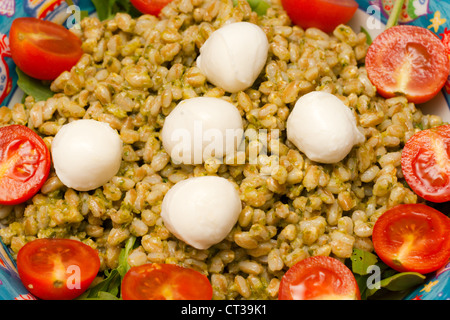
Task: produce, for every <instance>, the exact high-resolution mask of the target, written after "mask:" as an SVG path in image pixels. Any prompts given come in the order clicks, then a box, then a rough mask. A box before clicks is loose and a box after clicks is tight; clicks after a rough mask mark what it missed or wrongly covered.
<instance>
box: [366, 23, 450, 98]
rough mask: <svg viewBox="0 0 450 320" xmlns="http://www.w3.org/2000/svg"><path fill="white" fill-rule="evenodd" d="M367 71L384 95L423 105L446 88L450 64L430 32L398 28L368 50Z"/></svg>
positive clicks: (391, 29) (414, 27)
mask: <svg viewBox="0 0 450 320" xmlns="http://www.w3.org/2000/svg"><path fill="white" fill-rule="evenodd" d="M366 69H367V76H368V78H369V79H370V81H371V82H372V83H373V84H374V85H375V87H376V88H377V91H378V93H379V94H380V95H381V96H383V97H385V98H392V97H395V96H398V95H404V96H406V98H408V100H409V101H410V102H413V103H416V104H420V103H424V102H427V101H428V100H430V99H431V98H433V97H434V96H436V95H437V93H438V92H439V91H440V90H441V89H442V87H443V86H444V85H445V83H446V80H447V77H448V75H449V72H450V62H449V57H448V54H447V52H446V49H445V47H444V45H443V43H442V41H441V40H440V39H439V38H438V37H437V36H436V35H435V34H433V33H432V32H431V31H430V30H427V29H425V28H422V27H417V26H411V25H399V26H394V27H390V28H388V29H387V30H385V31H384V32H382V33H381V34H380V35H379V36H378V37H376V38H375V39H374V41H373V42H372V44H371V45H370V46H369V49H368V50H367V55H366Z"/></svg>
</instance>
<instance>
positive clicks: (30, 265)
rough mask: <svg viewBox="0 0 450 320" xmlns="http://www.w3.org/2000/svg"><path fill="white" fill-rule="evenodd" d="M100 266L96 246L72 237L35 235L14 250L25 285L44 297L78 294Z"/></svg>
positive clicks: (86, 285) (40, 296)
mask: <svg viewBox="0 0 450 320" xmlns="http://www.w3.org/2000/svg"><path fill="white" fill-rule="evenodd" d="M99 268H100V258H99V256H98V253H97V251H96V250H94V249H92V248H91V247H89V246H88V245H86V244H84V243H82V242H80V241H77V240H71V239H36V240H33V241H31V242H28V243H26V244H25V245H24V246H23V247H22V248H21V249H20V250H19V252H18V253H17V271H18V272H19V277H20V279H21V281H22V282H23V284H24V286H25V288H27V289H28V291H30V293H31V294H33V295H34V296H36V297H38V298H40V299H44V300H69V299H74V298H76V297H78V296H79V295H80V294H82V293H83V292H84V291H86V289H87V288H88V287H89V285H90V284H91V283H92V281H93V280H94V278H95V277H96V276H97V273H98V271H99Z"/></svg>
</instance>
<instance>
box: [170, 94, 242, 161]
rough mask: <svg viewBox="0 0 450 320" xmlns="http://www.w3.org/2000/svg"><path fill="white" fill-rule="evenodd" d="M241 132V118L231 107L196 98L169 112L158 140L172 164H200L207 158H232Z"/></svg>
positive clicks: (229, 104) (211, 100) (224, 102)
mask: <svg viewBox="0 0 450 320" xmlns="http://www.w3.org/2000/svg"><path fill="white" fill-rule="evenodd" d="M243 132H244V129H243V123H242V117H241V115H240V113H239V110H238V109H237V108H236V107H235V106H234V105H233V104H232V103H230V102H227V101H225V100H223V99H219V98H211V97H197V98H192V99H187V100H183V101H181V102H180V103H179V104H178V105H177V106H176V107H175V108H174V109H173V110H172V111H171V112H170V114H169V115H168V116H167V117H166V119H165V120H164V125H163V128H162V133H161V138H162V142H163V146H164V149H165V150H166V152H167V153H168V154H169V155H170V156H171V157H172V161H173V162H174V163H176V164H179V163H183V164H201V163H202V162H203V161H205V160H207V159H209V158H213V157H215V158H219V159H220V158H224V157H226V156H227V155H228V156H230V155H231V156H233V155H234V154H235V152H236V150H237V148H238V146H239V144H240V143H241V141H242V139H243ZM221 160H223V159H221Z"/></svg>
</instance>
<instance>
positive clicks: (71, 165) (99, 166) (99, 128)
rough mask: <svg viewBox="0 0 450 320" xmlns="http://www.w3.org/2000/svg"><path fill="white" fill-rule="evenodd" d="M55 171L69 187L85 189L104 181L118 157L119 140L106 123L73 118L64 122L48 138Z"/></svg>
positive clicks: (120, 143) (113, 173)
mask: <svg viewBox="0 0 450 320" xmlns="http://www.w3.org/2000/svg"><path fill="white" fill-rule="evenodd" d="M52 158H53V165H54V167H55V171H56V175H57V176H58V178H59V179H60V180H61V182H62V183H63V184H64V185H66V186H67V187H69V188H73V189H75V190H78V191H88V190H92V189H95V188H98V187H100V186H102V185H104V184H105V183H106V182H108V181H109V180H110V179H111V178H112V177H113V176H114V175H115V174H116V173H117V171H118V170H119V168H120V164H121V161H122V140H121V139H120V137H119V134H118V133H117V131H115V130H114V129H112V128H111V127H110V126H109V124H107V123H105V122H100V121H96V120H90V119H89V120H88V119H85V120H76V121H72V122H70V123H68V124H66V125H64V126H62V128H61V129H60V130H59V131H58V133H57V134H56V135H55V138H54V139H53V142H52Z"/></svg>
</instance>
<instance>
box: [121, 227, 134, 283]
mask: <svg viewBox="0 0 450 320" xmlns="http://www.w3.org/2000/svg"><path fill="white" fill-rule="evenodd" d="M135 242H136V237H134V236H131V237H130V238H129V239H128V240H127V243H126V244H125V248H123V249H122V250H121V251H120V255H119V266H118V267H117V270H118V272H119V274H120V276H121V277H122V278H123V276H124V275H125V273H127V271H128V270H130V265H129V264H128V255H129V254H130V251H131V250H132V249H133V247H134V244H135Z"/></svg>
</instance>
